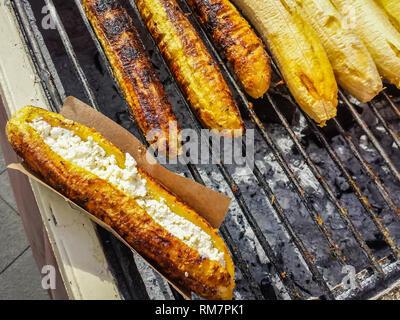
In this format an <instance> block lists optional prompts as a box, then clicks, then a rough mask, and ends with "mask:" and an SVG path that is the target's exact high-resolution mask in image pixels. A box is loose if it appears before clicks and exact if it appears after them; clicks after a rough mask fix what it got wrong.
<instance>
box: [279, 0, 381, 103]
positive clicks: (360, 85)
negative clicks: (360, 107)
mask: <svg viewBox="0 0 400 320" xmlns="http://www.w3.org/2000/svg"><path fill="white" fill-rule="evenodd" d="M286 1H287V3H288V4H289V5H290V6H291V7H294V8H297V9H299V12H300V13H301V14H302V16H303V18H304V19H305V20H307V21H308V22H309V23H310V24H311V26H312V27H313V29H314V31H315V33H316V34H317V35H318V37H319V39H320V40H321V42H322V44H323V46H324V48H325V51H326V53H327V54H328V58H329V60H330V62H331V64H332V67H333V71H334V73H335V76H336V80H337V81H338V83H339V84H340V85H341V86H342V87H343V88H344V89H345V90H346V91H348V92H349V93H351V94H352V95H353V96H354V97H356V98H357V99H358V100H360V101H362V102H367V101H370V100H372V99H373V98H374V97H375V96H376V95H377V94H378V93H379V92H380V91H381V90H382V80H381V78H380V76H379V72H378V70H377V68H376V65H375V63H374V61H373V59H372V57H371V55H370V54H369V52H368V50H367V48H366V47H365V45H364V44H363V42H362V41H361V40H360V39H359V38H358V36H357V35H356V34H355V33H353V32H352V31H351V30H350V29H349V28H347V26H346V25H345V23H344V21H342V16H341V15H340V13H339V12H338V11H337V10H336V8H335V7H334V6H333V5H332V3H331V2H330V0H286Z"/></svg>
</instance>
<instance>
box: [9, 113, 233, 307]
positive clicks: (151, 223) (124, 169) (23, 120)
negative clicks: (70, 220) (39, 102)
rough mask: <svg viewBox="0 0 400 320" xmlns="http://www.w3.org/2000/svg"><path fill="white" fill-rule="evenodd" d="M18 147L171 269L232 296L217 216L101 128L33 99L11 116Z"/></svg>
mask: <svg viewBox="0 0 400 320" xmlns="http://www.w3.org/2000/svg"><path fill="white" fill-rule="evenodd" d="M6 132H7V135H8V139H9V141H10V143H11V145H12V146H13V148H14V150H15V151H16V152H17V153H18V155H19V156H21V157H22V158H23V159H24V161H25V163H26V164H27V165H28V166H29V167H30V168H31V169H32V170H33V171H35V172H36V173H38V174H40V175H41V176H42V178H43V179H44V180H45V182H46V183H48V184H49V185H50V186H52V187H53V188H54V189H56V190H57V191H59V192H60V193H62V194H63V195H64V196H66V197H67V198H69V199H71V200H72V201H74V202H75V203H76V204H78V205H80V206H81V207H82V208H84V209H86V210H87V211H89V212H90V213H91V214H93V215H94V216H96V217H97V218H99V219H101V220H102V221H104V222H105V223H106V224H108V225H109V226H110V227H112V228H113V229H114V230H115V231H116V232H118V233H119V234H120V235H121V237H123V238H124V239H125V240H126V241H127V242H128V243H129V244H130V245H131V246H132V247H133V248H134V249H135V250H137V251H138V252H139V253H141V254H142V255H143V256H144V257H146V258H147V259H148V260H149V261H150V262H152V264H153V265H155V266H156V267H157V268H158V270H160V271H161V272H162V273H163V274H164V275H165V276H167V277H168V278H169V279H171V280H173V281H174V282H175V283H176V284H178V285H179V286H181V287H183V288H186V289H190V290H192V291H193V292H195V293H196V294H198V295H200V296H203V297H205V298H208V299H231V298H232V291H233V288H234V266H233V262H232V259H231V257H230V254H229V251H228V249H227V247H226V245H225V243H224V242H223V240H222V238H221V237H220V236H219V235H218V232H217V230H215V229H213V228H212V227H211V226H210V225H209V223H208V222H207V221H206V220H205V219H203V218H202V217H201V216H199V215H198V214H197V213H196V212H194V211H193V210H192V209H191V208H190V207H188V206H187V205H186V204H184V203H183V202H182V201H181V200H179V199H178V198H177V197H176V196H175V195H173V194H172V193H170V192H169V191H167V190H166V189H165V188H164V187H163V186H161V185H160V184H159V183H158V182H157V181H156V180H155V179H154V178H152V177H150V176H149V175H148V174H146V172H144V171H143V170H142V169H141V168H140V167H138V166H137V164H136V162H135V160H134V159H133V158H132V157H131V156H130V155H129V154H123V153H122V152H121V151H120V150H119V149H118V148H117V147H116V146H114V145H113V144H111V143H110V142H108V141H107V140H106V139H105V138H104V137H103V136H102V135H101V134H100V133H98V132H96V131H95V130H94V129H90V128H88V127H86V126H83V125H81V124H79V123H76V122H73V121H71V120H68V119H65V118H64V117H62V116H60V115H58V114H56V113H52V112H49V111H46V110H43V109H39V108H35V107H31V106H27V107H25V108H22V109H21V110H20V111H18V112H17V113H16V114H14V115H13V117H12V118H11V119H10V121H9V122H8V123H7V126H6Z"/></svg>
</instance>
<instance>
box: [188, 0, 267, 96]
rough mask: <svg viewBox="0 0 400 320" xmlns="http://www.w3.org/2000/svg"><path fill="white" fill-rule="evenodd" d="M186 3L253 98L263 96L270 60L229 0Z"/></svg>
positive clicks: (189, 1) (197, 0) (192, 0)
mask: <svg viewBox="0 0 400 320" xmlns="http://www.w3.org/2000/svg"><path fill="white" fill-rule="evenodd" d="M187 2H188V3H189V5H190V6H191V8H192V10H193V12H195V14H196V15H197V16H198V18H199V21H200V22H201V23H202V24H203V26H204V27H205V28H206V29H207V30H208V32H209V33H210V34H211V36H212V37H213V39H214V42H215V43H216V44H217V45H218V46H219V47H220V48H221V49H222V51H223V52H224V54H225V56H226V58H227V60H228V62H229V63H230V64H231V66H232V67H233V70H234V72H235V74H236V76H237V77H238V79H239V80H240V82H241V83H242V85H243V88H244V89H245V91H246V92H247V93H248V94H249V95H250V96H251V97H253V98H260V97H262V96H263V95H264V94H265V93H266V92H267V90H268V88H269V85H270V80H271V67H270V61H269V57H268V55H267V53H266V51H265V49H264V45H263V43H262V41H261V39H260V38H258V36H257V35H256V33H255V32H254V31H253V30H252V29H251V27H250V25H249V23H248V22H247V21H246V20H245V19H244V18H243V17H242V16H241V15H240V13H239V12H238V10H237V9H236V8H235V6H234V5H233V4H232V3H231V2H230V1H228V0H187Z"/></svg>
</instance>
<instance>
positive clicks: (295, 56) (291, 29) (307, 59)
mask: <svg viewBox="0 0 400 320" xmlns="http://www.w3.org/2000/svg"><path fill="white" fill-rule="evenodd" d="M233 2H234V3H235V4H236V5H237V7H238V8H239V9H241V10H242V12H243V13H244V15H245V16H246V17H247V18H248V19H250V21H251V22H252V23H253V25H254V26H255V28H256V29H257V30H258V31H259V33H260V34H261V36H262V37H263V38H264V41H265V42H266V43H267V45H268V47H269V48H270V50H271V52H272V55H273V56H274V57H275V60H276V62H277V64H278V67H279V69H280V71H281V73H282V76H283V78H284V80H285V82H286V84H287V86H288V87H289V89H290V91H291V93H292V95H293V97H294V98H295V100H296V101H297V103H298V104H299V105H300V107H301V108H302V109H303V110H304V111H305V112H306V113H307V114H308V115H309V116H310V117H311V118H312V119H314V121H316V122H317V123H319V124H320V125H324V124H325V122H326V121H327V120H329V119H331V118H333V117H335V116H336V106H337V91H338V89H337V83H336V80H335V76H334V73H333V70H332V66H331V64H330V62H329V60H328V56H327V54H326V52H325V50H324V48H323V46H322V44H321V42H320V40H319V39H318V36H317V35H316V34H315V32H314V31H313V30H312V28H311V26H310V25H309V24H308V23H307V22H306V21H305V20H304V19H303V18H302V17H301V16H300V14H299V13H298V12H297V10H293V9H292V8H290V7H289V6H288V5H287V3H286V1H284V0H233Z"/></svg>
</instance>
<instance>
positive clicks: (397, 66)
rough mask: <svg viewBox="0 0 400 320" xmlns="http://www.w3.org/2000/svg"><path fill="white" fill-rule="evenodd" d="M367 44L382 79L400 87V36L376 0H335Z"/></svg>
mask: <svg viewBox="0 0 400 320" xmlns="http://www.w3.org/2000/svg"><path fill="white" fill-rule="evenodd" d="M331 1H332V3H333V4H334V5H335V6H336V8H337V9H338V10H339V12H341V14H342V15H343V16H344V17H345V18H346V19H347V21H348V23H349V25H350V27H351V28H352V29H353V30H354V31H355V32H356V33H357V34H358V36H359V37H360V39H361V40H362V41H363V42H364V44H365V46H366V47H367V49H368V51H369V53H370V54H371V56H372V58H373V59H374V61H375V64H376V66H377V67H378V70H379V73H380V74H381V76H383V77H384V78H386V79H387V80H389V81H390V82H391V83H393V84H394V85H396V86H397V87H398V88H400V33H399V32H398V31H397V30H396V28H395V27H394V26H393V25H392V24H391V23H390V21H389V18H388V17H387V16H386V14H385V12H384V11H383V10H382V9H381V8H379V6H378V5H377V4H376V3H375V2H374V0H331Z"/></svg>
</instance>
